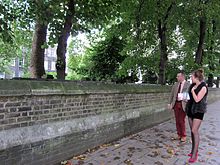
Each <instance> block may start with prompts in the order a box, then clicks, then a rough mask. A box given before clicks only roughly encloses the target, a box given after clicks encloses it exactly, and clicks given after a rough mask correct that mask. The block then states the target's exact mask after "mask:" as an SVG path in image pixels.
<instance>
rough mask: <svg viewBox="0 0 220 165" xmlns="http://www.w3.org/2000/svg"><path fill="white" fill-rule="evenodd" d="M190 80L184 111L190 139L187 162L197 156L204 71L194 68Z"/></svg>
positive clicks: (204, 93)
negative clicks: (190, 147)
mask: <svg viewBox="0 0 220 165" xmlns="http://www.w3.org/2000/svg"><path fill="white" fill-rule="evenodd" d="M191 80H192V83H193V84H192V85H191V86H190V87H189V96H190V100H189V101H188V102H187V108H186V111H187V116H188V120H189V126H190V130H191V139H192V149H191V152H190V153H189V154H188V156H190V159H189V163H194V162H196V160H197V158H198V148H199V141H200V138H199V127H200V125H201V122H202V120H203V117H204V113H205V112H206V105H207V102H206V99H207V95H208V88H207V86H206V83H205V82H204V71H203V70H202V69H198V70H195V71H194V72H193V73H192V76H191Z"/></svg>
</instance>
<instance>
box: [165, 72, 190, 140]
mask: <svg viewBox="0 0 220 165" xmlns="http://www.w3.org/2000/svg"><path fill="white" fill-rule="evenodd" d="M176 78H177V82H176V83H175V84H174V85H173V87H172V90H171V96H170V101H169V104H168V108H169V109H173V110H174V114H175V120H176V129H177V135H178V139H179V140H180V141H181V142H185V141H186V126H185V118H186V113H185V107H186V98H185V97H183V93H184V92H188V88H189V86H190V83H189V82H187V81H186V80H185V74H184V72H183V71H180V72H179V73H178V74H177V77H176Z"/></svg>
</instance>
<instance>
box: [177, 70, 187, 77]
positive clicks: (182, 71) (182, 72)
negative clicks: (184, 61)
mask: <svg viewBox="0 0 220 165" xmlns="http://www.w3.org/2000/svg"><path fill="white" fill-rule="evenodd" d="M178 73H181V74H182V75H183V76H184V77H185V75H186V74H185V72H184V70H180V71H179V72H178Z"/></svg>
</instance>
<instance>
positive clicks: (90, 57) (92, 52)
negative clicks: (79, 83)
mask: <svg viewBox="0 0 220 165" xmlns="http://www.w3.org/2000/svg"><path fill="white" fill-rule="evenodd" d="M123 47H124V42H123V41H122V40H121V39H119V38H118V37H116V36H110V37H106V38H105V40H102V41H100V42H98V43H97V44H96V45H95V46H93V47H92V48H91V49H88V50H87V52H86V55H84V56H71V57H70V60H69V61H70V62H69V69H71V70H72V74H71V76H72V77H75V79H89V80H112V81H117V79H118V77H117V75H116V71H117V70H118V69H119V67H120V64H121V62H122V61H123V60H124V59H125V56H123V55H121V54H120V52H121V51H122V49H123Z"/></svg>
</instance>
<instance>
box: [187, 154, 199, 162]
mask: <svg viewBox="0 0 220 165" xmlns="http://www.w3.org/2000/svg"><path fill="white" fill-rule="evenodd" d="M197 159H198V152H197V153H196V157H195V158H189V160H188V161H189V163H195V162H196V161H197Z"/></svg>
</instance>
